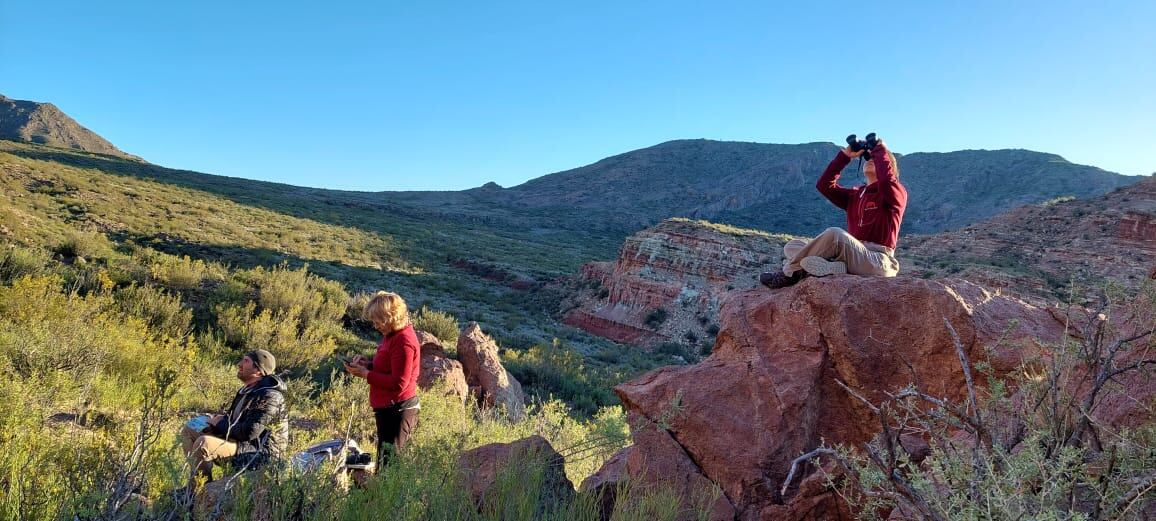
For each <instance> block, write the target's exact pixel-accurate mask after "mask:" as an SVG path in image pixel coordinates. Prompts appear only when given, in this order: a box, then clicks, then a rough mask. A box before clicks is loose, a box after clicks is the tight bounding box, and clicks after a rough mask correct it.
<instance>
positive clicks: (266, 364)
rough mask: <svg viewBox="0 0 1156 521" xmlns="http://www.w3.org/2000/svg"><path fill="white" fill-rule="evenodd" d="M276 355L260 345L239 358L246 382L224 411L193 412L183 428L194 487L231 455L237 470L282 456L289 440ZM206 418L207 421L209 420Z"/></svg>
mask: <svg viewBox="0 0 1156 521" xmlns="http://www.w3.org/2000/svg"><path fill="white" fill-rule="evenodd" d="M276 369H277V360H276V359H274V358H273V354H272V353H270V352H268V351H266V350H264V349H258V350H256V351H252V352H249V353H248V354H246V355H245V356H243V357H241V360H240V361H239V362H237V378H238V379H239V380H241V381H242V382H244V383H245V385H244V386H242V387H241V388H240V389H239V390H237V395H236V396H234V397H233V403H232V404H231V405H230V406H229V408H228V409H226V410H225V412H224V413H223V414H214V415H211V416H208V417H205V416H200V417H198V418H194V419H193V420H192V421H190V422H189V423H188V424H186V425H185V428H184V430H183V431H182V432H181V445H182V447H183V448H184V450H185V455H186V456H187V457H188V460H189V465H190V467H192V476H191V477H190V480H189V489H188V490H190V491H191V490H193V487H194V486H196V481H197V478H198V477H199V476H204V477H205V479H206V480H207V481H212V480H213V464H214V463H224V462H225V461H230V462H231V463H232V466H233V467H234V468H236V469H238V470H243V469H252V468H256V467H258V466H260V465H263V464H265V463H267V462H268V461H269V460H270V459H272V458H277V457H280V455H281V454H282V452H283V451H284V450H285V446H286V445H287V444H288V442H289V419H288V415H287V414H286V411H285V390H286V387H285V382H283V381H282V380H281V379H280V378H278V377H277V376H276V375H274V374H273V372H274V371H275V370H276ZM206 420H207V421H206Z"/></svg>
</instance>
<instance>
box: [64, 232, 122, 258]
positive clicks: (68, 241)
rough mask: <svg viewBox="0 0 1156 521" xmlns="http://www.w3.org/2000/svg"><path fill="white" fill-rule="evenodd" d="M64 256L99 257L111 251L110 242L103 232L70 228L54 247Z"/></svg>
mask: <svg viewBox="0 0 1156 521" xmlns="http://www.w3.org/2000/svg"><path fill="white" fill-rule="evenodd" d="M56 253H59V254H61V255H63V256H65V257H80V258H85V259H87V258H100V257H106V256H108V255H109V254H110V253H112V243H111V242H109V240H108V237H105V236H104V235H103V234H99V233H93V232H85V231H79V230H71V231H69V232H68V233H67V234H65V236H64V240H63V241H61V243H60V244H59V245H58V246H57V247H56Z"/></svg>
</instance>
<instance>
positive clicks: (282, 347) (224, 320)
mask: <svg viewBox="0 0 1156 521" xmlns="http://www.w3.org/2000/svg"><path fill="white" fill-rule="evenodd" d="M217 314H218V316H217V322H218V324H219V325H220V327H221V332H222V333H224V334H225V339H226V341H227V342H228V343H229V344H231V345H233V346H236V347H238V348H240V349H242V350H244V351H249V350H252V349H267V350H269V352H271V353H273V356H275V357H277V368H278V369H277V370H278V372H280V371H282V370H289V371H298V370H307V369H309V368H311V367H314V366H316V365H318V364H319V363H320V362H321V361H322V360H324V359H325V358H327V357H329V356H332V355H333V352H334V350H335V349H336V348H337V342H336V340H335V339H334V338H333V336H332V335H331V334H329V332H328V331H327V327H326V326H324V325H321V324H310V325H305V326H304V327H302V324H301V323H300V322H299V320H298V317H299V316H300V315H301V310H300V309H299V308H295V307H294V308H289V309H288V310H285V311H281V312H277V313H274V312H272V311H270V310H268V309H263V310H261V311H260V312H257V306H256V304H255V303H253V302H249V303H248V304H246V305H245V306H225V307H220V308H218V310H217Z"/></svg>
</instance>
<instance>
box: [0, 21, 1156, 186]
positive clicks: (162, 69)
mask: <svg viewBox="0 0 1156 521" xmlns="http://www.w3.org/2000/svg"><path fill="white" fill-rule="evenodd" d="M560 4H561V3H560ZM568 4H571V5H555V4H554V3H553V2H541V1H538V2H512V1H510V2H506V1H501V2H478V1H469V2H465V1H463V2H434V1H429V2H398V1H392V0H383V1H374V2H328V3H321V2H309V3H305V2H285V1H282V2H268V3H262V2H215V1H201V2H134V1H123V2H91V1H86V2H72V1H53V2H27V1H24V2H20V1H16V0H0V93H2V94H4V95H7V96H9V97H12V98H17V99H31V100H35V101H47V102H52V103H55V104H56V105H58V106H59V107H61V108H62V109H63V110H64V111H66V112H67V113H69V114H70V115H72V116H73V117H75V118H76V119H77V120H78V121H80V123H81V124H83V125H85V126H87V127H89V128H91V129H93V130H94V131H96V132H97V133H99V134H101V135H103V136H104V137H106V138H107V139H109V140H110V141H112V142H113V143H114V144H116V145H117V146H119V147H121V148H122V149H123V150H125V151H128V152H130V153H134V154H138V155H140V156H142V157H144V158H145V159H148V160H149V161H152V162H154V163H158V164H161V165H164V166H170V167H176V168H187V169H191V170H198V171H203V172H209V173H214V174H221V175H230V176H238V177H246V178H251V179H264V180H273V181H280V182H285V183H291V184H295V185H303V186H316V187H325V188H341V189H354V190H412V189H428V190H457V189H464V188H469V187H473V186H479V185H481V184H483V183H485V182H487V181H496V182H497V183H499V184H501V185H503V186H512V185H516V184H519V183H521V182H524V181H526V180H528V179H532V178H534V177H538V176H541V175H545V174H548V173H551V172H556V171H561V170H566V169H569V168H574V167H577V166H582V165H585V164H588V163H591V162H594V161H597V160H598V159H601V158H603V157H606V156H610V155H614V154H617V153H621V152H625V151H629V150H633V149H637V148H642V147H647V146H651V145H654V144H657V143H660V142H663V141H667V140H671V139H682V138H709V139H719V140H737V141H758V142H772V143H803V142H811V141H834V142H838V141H841V138H842V137H843V136H845V135H846V134H848V133H851V132H856V133H859V134H861V135H862V134H865V133H866V132H868V131H872V130H875V131H878V132H879V133H880V135H882V136H883V137H885V138H886V139H887V140H888V142H889V143H890V144H891V146H892V148H893V149H895V150H896V151H898V152H903V153H910V152H929V151H951V150H959V149H967V148H987V149H994V148H1027V149H1032V150H1039V151H1046V152H1053V153H1058V154H1060V155H1062V156H1064V157H1065V158H1067V159H1068V160H1070V161H1073V162H1077V163H1083V164H1091V165H1095V166H1098V167H1101V168H1104V169H1107V170H1111V171H1115V172H1120V173H1124V174H1150V173H1152V172H1154V171H1156V158H1154V155H1153V152H1156V57H1154V56H1156V29H1153V26H1152V20H1154V19H1156V2H1151V1H1131V2H1115V1H1111V0H1108V1H1105V2H1087V1H1083V2H1069V1H1063V0H1057V1H1048V2H1042V1H1039V2H1037V1H1024V2H1007V1H1001V2H994V1H993V2H988V1H971V2H878V1H877V2H855V3H842V2H822V3H819V2H815V3H804V2H795V3H794V4H798V5H795V6H790V5H781V4H786V3H785V2H784V3H779V2H768V1H762V2H727V1H715V2H683V1H677V0H668V1H663V2H648V3H643V2H621V1H618V2H599V1H587V2H572V3H568ZM804 4H815V5H804ZM816 175H817V173H816Z"/></svg>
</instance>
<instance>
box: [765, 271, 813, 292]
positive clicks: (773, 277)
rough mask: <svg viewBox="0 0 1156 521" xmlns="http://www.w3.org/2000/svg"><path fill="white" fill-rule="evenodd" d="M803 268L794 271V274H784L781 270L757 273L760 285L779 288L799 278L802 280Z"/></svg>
mask: <svg viewBox="0 0 1156 521" xmlns="http://www.w3.org/2000/svg"><path fill="white" fill-rule="evenodd" d="M803 276H804V273H803V270H797V271H795V274H794V275H786V274H784V273H783V271H782V270H775V271H768V272H764V273H763V274H761V275H759V282H760V283H762V285H764V286H766V287H768V288H771V289H779V288H785V287H787V286H790V285H793V284H795V283H796V282H799V281H800V280H803Z"/></svg>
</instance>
